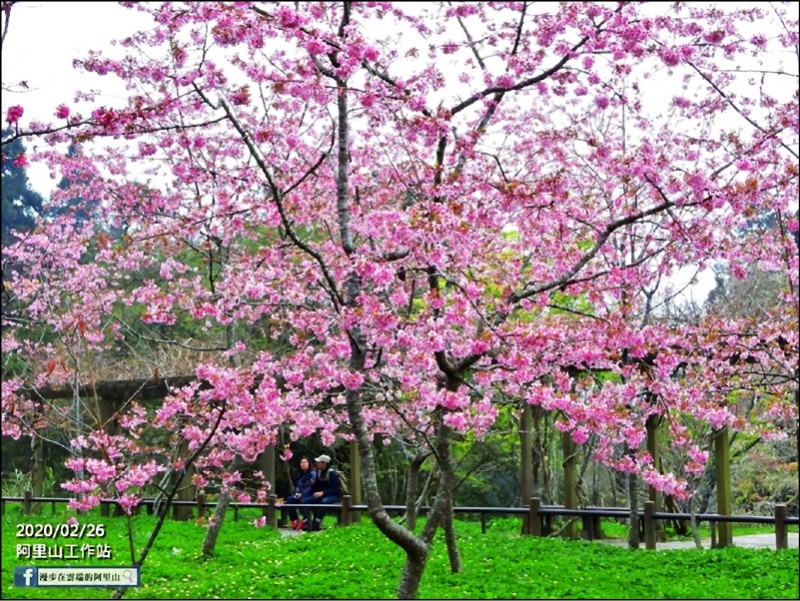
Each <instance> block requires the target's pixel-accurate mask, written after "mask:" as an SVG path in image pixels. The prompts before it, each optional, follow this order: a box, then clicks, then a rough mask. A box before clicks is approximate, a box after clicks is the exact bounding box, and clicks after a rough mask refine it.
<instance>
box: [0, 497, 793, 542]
mask: <svg viewBox="0 0 800 601" xmlns="http://www.w3.org/2000/svg"><path fill="white" fill-rule="evenodd" d="M69 501H70V499H68V498H64V497H34V496H33V495H32V493H31V491H25V494H24V496H22V497H2V498H0V503H1V504H2V512H3V514H4V515H5V511H6V503H22V513H23V514H24V515H28V514H30V513H31V512H32V510H33V507H34V504H36V503H41V504H47V503H49V504H50V505H51V508H52V511H53V513H54V514H55V513H56V512H57V508H56V505H57V504H60V503H67V502H69ZM100 503H101V506H106V507H111V506H115V505H117V503H116V501H114V500H112V499H102V500H101V501H100ZM139 505H140V506H142V507H144V508H145V510H146V511H147V513H149V514H152V513H154V511H155V508H156V507H157V506H158V505H159V501H158V500H157V499H141V500H140V501H139ZM171 505H172V506H177V507H181V506H190V507H197V517H198V518H201V517H204V516H205V515H206V513H207V511H208V509H209V507H214V506H216V502H215V501H207V500H206V498H205V495H204V494H203V493H200V494H198V495H197V499H196V500H194V501H172V503H171ZM282 507H283V506H282V505H281V504H280V503H279V502H278V499H277V497H276V496H275V495H270V496H269V497H268V498H267V502H266V503H239V502H231V503H230V509H231V510H232V511H233V519H234V521H238V519H239V510H240V509H247V508H251V509H261V511H262V515H263V516H264V517H266V518H267V524H268V525H270V526H272V527H273V528H277V527H278V522H279V516H278V513H279V510H280V509H281V508H282ZM292 507H293V508H296V509H304V508H308V509H313V508H317V509H319V508H320V505H319V504H314V503H311V504H302V503H294V504H292ZM324 508H325V510H326V511H327V510H331V512H335V513H339V521H340V524H341V525H342V526H349V525H350V524H352V523H353V521H354V516H358V515H359V514H360V512H362V511H368V507H367V506H366V505H354V504H352V499H351V497H350V495H344V496H343V497H342V502H341V503H331V504H325V505H324ZM384 509H385V510H386V511H387V512H389V513H390V514H391V513H394V514H402V513H404V512H405V510H406V506H405V505H384ZM429 509H430V508H429V507H420V510H419V512H420V514H423V515H424V514H425V513H427V512H428V511H429ZM453 512H454V513H460V514H477V515H479V516H480V520H481V530H482V532H484V533H486V519H487V517H488V516H521V517H522V518H523V534H527V535H530V536H543V535H545V529H544V527H543V526H544V521H545V520H546V519H547V518H548V517H550V516H559V517H567V518H581V520H583V531H584V532H585V533H586V538H588V539H589V540H591V539H592V533H593V531H594V524H595V522H596V521H597V520H599V519H600V518H616V519H628V518H629V517H630V509H629V508H626V507H583V508H579V509H568V508H566V507H562V506H558V505H542V504H541V501H540V500H539V499H538V498H536V497H533V498H532V499H531V500H530V504H529V505H528V506H527V507H453ZM638 513H639V515H640V522H641V523H642V524H643V526H644V528H643V530H644V541H645V548H646V549H655V548H656V532H657V525H658V521H659V520H689V519H692V516H691V514H688V513H669V512H659V511H655V504H654V503H653V502H652V501H646V502H645V504H644V508H643V509H642V510H640V511H639V512H638ZM694 519H695V520H696V521H697V523H700V522H709V523H710V524H712V525H714V524H716V523H732V522H735V523H742V524H767V525H770V524H771V525H774V527H775V548H776V549H787V548H788V545H789V536H788V528H787V526H789V525H798V524H800V519H799V518H797V517H789V516H788V515H787V508H786V505H784V504H777V505H775V507H774V513H773V515H771V516H760V515H719V514H715V513H698V514H695V516H694ZM712 532H713V528H712Z"/></svg>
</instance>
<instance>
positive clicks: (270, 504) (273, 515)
mask: <svg viewBox="0 0 800 601" xmlns="http://www.w3.org/2000/svg"><path fill="white" fill-rule="evenodd" d="M277 501H278V497H277V495H275V494H271V495H268V496H267V524H269V525H270V526H271V527H272V528H277V527H278V513H277V511H276V509H275V503H276V502H277Z"/></svg>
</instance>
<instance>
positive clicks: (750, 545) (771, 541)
mask: <svg viewBox="0 0 800 601" xmlns="http://www.w3.org/2000/svg"><path fill="white" fill-rule="evenodd" d="M799 541H800V535H798V533H797V532H790V533H789V548H790V549H797V548H798V542H799ZM596 542H599V543H603V544H606V545H613V546H616V547H627V546H628V542H627V541H625V540H622V539H611V538H606V539H602V540H598V541H596ZM701 542H702V543H703V548H704V549H708V548H710V547H711V539H703V540H701ZM733 545H734V546H735V547H744V548H747V549H774V548H775V535H774V534H748V535H746V536H734V537H733ZM642 548H644V543H643V544H642ZM694 548H695V544H694V541H691V540H675V541H669V542H666V543H656V549H657V550H659V551H661V550H665V549H694Z"/></svg>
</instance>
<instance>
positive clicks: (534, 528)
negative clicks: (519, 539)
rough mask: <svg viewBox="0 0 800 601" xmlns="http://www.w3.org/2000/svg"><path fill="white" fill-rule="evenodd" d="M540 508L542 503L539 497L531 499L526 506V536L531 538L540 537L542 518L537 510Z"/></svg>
mask: <svg viewBox="0 0 800 601" xmlns="http://www.w3.org/2000/svg"><path fill="white" fill-rule="evenodd" d="M541 507H542V502H541V501H540V500H539V497H532V498H531V502H530V503H529V504H528V524H529V526H530V528H529V531H528V532H527V534H530V535H531V536H541V535H542V518H541V516H540V515H539V509H541Z"/></svg>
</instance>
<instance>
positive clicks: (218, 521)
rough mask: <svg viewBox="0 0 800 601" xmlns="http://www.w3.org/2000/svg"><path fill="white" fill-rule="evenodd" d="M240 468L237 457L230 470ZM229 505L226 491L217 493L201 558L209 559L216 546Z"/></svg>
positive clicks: (240, 464) (239, 460) (228, 494)
mask: <svg viewBox="0 0 800 601" xmlns="http://www.w3.org/2000/svg"><path fill="white" fill-rule="evenodd" d="M241 466H242V458H241V457H240V456H239V455H237V456H236V457H234V459H233V461H232V462H231V466H230V470H231V471H232V472H235V471H236V470H238V469H239V468H240V467H241ZM230 503H231V495H230V493H229V492H228V491H227V490H223V491H221V492H220V493H219V502H218V503H217V507H216V509H215V510H214V515H213V516H212V518H211V519H210V520H209V523H208V530H207V531H206V537H205V538H204V539H203V549H202V553H203V557H211V556H212V555H214V551H215V549H216V546H217V537H218V536H219V533H220V531H221V530H222V524H223V522H225V515H226V514H227V512H228V507H229V506H230Z"/></svg>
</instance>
